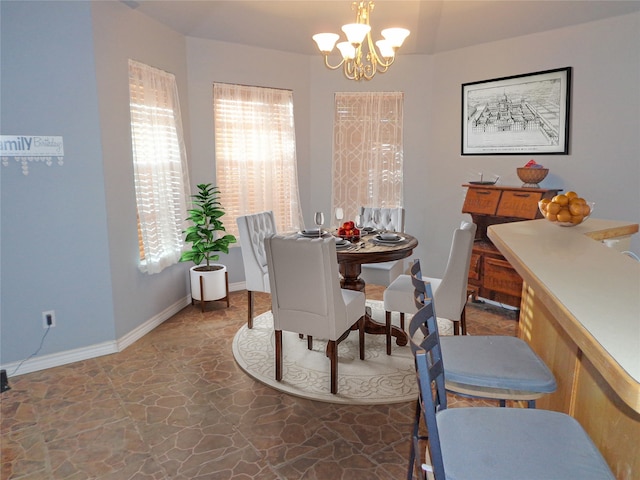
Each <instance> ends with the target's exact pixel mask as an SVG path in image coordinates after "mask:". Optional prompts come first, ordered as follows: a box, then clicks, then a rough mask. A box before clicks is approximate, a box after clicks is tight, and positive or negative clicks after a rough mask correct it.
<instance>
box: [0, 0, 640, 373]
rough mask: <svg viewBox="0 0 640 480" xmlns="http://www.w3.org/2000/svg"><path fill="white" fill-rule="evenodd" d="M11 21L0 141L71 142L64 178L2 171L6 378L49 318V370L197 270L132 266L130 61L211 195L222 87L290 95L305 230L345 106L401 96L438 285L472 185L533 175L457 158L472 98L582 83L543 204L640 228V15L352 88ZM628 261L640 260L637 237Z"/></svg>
mask: <svg viewBox="0 0 640 480" xmlns="http://www.w3.org/2000/svg"><path fill="white" fill-rule="evenodd" d="M0 8H1V9H2V17H1V21H2V29H1V30H2V32H1V34H2V39H1V40H2V59H1V61H2V83H1V100H2V105H1V107H2V108H1V109H0V111H1V112H0V113H1V120H2V132H1V133H2V134H5V135H8V134H42V135H63V136H64V137H65V165H64V166H62V167H45V166H39V167H37V168H34V169H33V170H32V172H31V173H30V175H29V176H27V177H24V176H23V175H22V173H21V172H20V171H19V168H16V166H15V165H12V166H10V167H0V172H1V175H2V178H1V186H2V191H1V195H2V204H1V208H2V219H1V232H2V272H1V275H2V278H1V282H2V283H1V286H2V291H1V294H2V302H1V303H2V307H1V313H2V317H1V318H0V329H1V330H2V332H1V333H2V343H1V346H2V351H1V352H0V363H2V364H7V363H9V362H16V361H18V360H21V359H23V358H26V357H27V356H28V355H30V354H31V353H32V352H33V351H35V348H36V347H37V344H38V343H39V340H40V338H41V334H42V333H43V329H42V323H41V312H42V311H43V310H48V309H55V310H56V312H57V314H58V326H57V327H56V328H55V329H53V330H52V331H51V332H50V334H49V336H48V337H47V341H46V342H45V345H44V347H43V350H42V352H41V353H40V356H42V355H44V356H47V355H51V354H54V353H60V352H62V353H64V352H66V351H69V350H72V349H78V348H90V347H91V346H92V345H96V344H99V343H101V342H109V341H114V340H117V339H120V338H121V337H122V336H123V335H127V334H129V333H130V332H131V331H133V330H135V329H138V328H140V326H141V325H143V324H144V323H148V322H149V320H151V319H153V318H158V317H162V316H163V315H164V314H166V312H167V311H168V310H170V309H171V308H174V307H175V305H178V304H180V302H181V301H183V300H184V298H185V297H186V295H187V293H188V285H187V275H186V270H187V268H188V265H187V264H179V265H176V266H173V267H170V268H169V269H167V270H165V271H163V272H162V273H160V274H157V275H152V276H149V275H143V274H141V273H139V272H138V270H137V266H136V256H137V235H136V229H135V202H134V194H133V181H132V167H131V150H130V132H129V126H128V125H129V118H128V90H127V88H128V87H127V80H126V78H127V70H126V59H127V58H130V57H131V58H134V59H136V60H139V61H142V62H145V63H148V64H150V65H153V66H156V67H159V68H163V69H165V70H168V71H171V72H173V73H175V74H176V76H177V80H178V85H179V92H180V98H181V103H182V106H183V107H182V108H183V121H184V122H185V130H186V134H187V141H188V142H189V143H188V155H189V161H190V164H191V182H192V184H193V185H195V184H196V183H200V182H208V181H215V173H214V172H215V166H214V164H213V158H214V156H213V137H212V131H213V123H212V122H213V121H212V84H213V82H215V81H221V82H238V83H245V84H252V85H261V86H270V87H278V88H290V89H292V90H293V92H294V102H295V116H296V126H297V132H296V134H297V150H298V160H299V168H298V173H299V181H300V191H301V195H302V205H303V209H304V214H305V220H306V221H307V222H311V215H312V212H314V211H316V210H319V209H320V210H324V211H325V212H329V208H330V198H331V193H330V178H331V148H332V146H331V142H332V135H331V131H332V121H333V95H334V93H335V92H336V91H350V90H376V91H380V90H400V91H403V92H404V93H405V119H404V124H405V130H404V140H405V157H404V158H405V175H404V178H405V207H406V209H407V221H406V228H407V231H408V232H410V233H412V234H414V235H416V236H417V237H418V238H419V240H420V246H419V247H418V249H417V250H416V252H415V255H416V256H417V257H419V258H421V260H422V261H423V263H424V265H426V267H427V268H428V269H429V273H433V274H434V275H435V274H440V273H442V271H443V269H444V265H445V262H446V258H447V255H448V251H449V246H450V241H451V233H452V230H453V228H455V226H456V225H457V224H458V223H459V221H460V219H461V218H464V217H465V216H463V215H462V214H461V212H460V210H461V207H462V200H463V196H464V192H463V189H462V187H461V184H463V183H464V182H466V181H468V180H470V179H472V178H473V177H472V175H473V174H474V172H478V171H483V172H485V174H488V173H495V174H499V175H501V177H502V179H503V180H502V182H501V183H503V184H510V185H518V184H519V183H520V182H519V180H518V179H517V177H516V175H515V168H516V167H518V166H520V165H522V164H524V163H525V162H526V161H527V160H528V159H529V157H528V156H527V157H522V156H495V157H490V156H489V157H485V156H478V157H462V156H461V155H460V109H461V108H460V101H461V84H462V83H466V82H472V81H477V80H483V79H490V78H497V77H502V76H508V75H516V74H521V73H529V72H534V71H540V70H546V69H550V68H558V67H565V66H571V67H573V95H572V121H571V153H570V154H569V155H553V156H537V157H535V158H536V161H538V162H539V163H542V164H544V165H545V166H548V167H549V168H550V169H551V174H550V176H549V177H548V178H547V180H545V182H543V186H548V187H557V188H563V189H565V190H568V189H573V190H576V191H578V192H579V193H580V194H582V195H583V196H585V197H586V198H588V199H589V200H594V201H595V202H596V211H595V215H594V216H597V217H602V218H612V219H621V220H628V221H635V222H639V223H640V188H639V187H640V162H639V160H638V152H639V151H640V135H639V134H640V120H639V114H640V92H639V89H638V85H640V41H638V40H640V39H639V37H640V33H639V32H640V13H635V14H630V15H625V16H622V17H617V18H612V19H609V20H603V21H599V22H593V23H589V24H584V25H579V26H575V27H570V28H564V29H561V30H554V31H549V32H545V33H542V34H537V35H531V36H527V37H521V38H516V39H512V40H508V41H501V42H495V43H490V44H485V45H478V46H475V47H471V48H466V49H461V50H457V51H452V52H446V53H441V54H438V55H432V56H402V55H400V56H399V57H398V59H397V61H396V64H395V65H394V66H393V67H392V68H391V70H390V71H389V72H388V73H386V74H384V75H380V76H377V77H376V78H374V80H372V81H371V82H364V83H355V82H351V81H347V80H345V79H343V78H342V77H341V74H340V73H338V72H334V71H329V70H327V69H326V68H325V67H324V66H323V63H322V59H321V58H320V56H312V57H305V56H300V55H293V54H286V53H282V52H274V51H268V50H263V49H259V48H251V47H244V46H240V45H232V44H225V43H221V42H212V41H207V40H199V39H192V38H187V39H185V38H183V37H181V36H180V35H177V34H176V33H175V32H172V31H170V30H169V29H167V28H166V27H163V26H161V25H159V24H157V23H155V22H153V21H151V20H149V19H147V18H145V17H144V16H142V15H140V14H139V13H138V12H136V11H135V10H132V9H130V8H129V7H126V6H125V5H124V4H122V3H121V2H91V3H89V2H1V3H0ZM92 12H93V13H92ZM92 15H93V19H92V18H91V17H92ZM92 29H93V31H92ZM94 43H95V46H94ZM27 59H28V61H27ZM96 77H97V78H96ZM231 221H233V220H231ZM632 248H633V250H634V251H636V252H640V236H638V235H636V238H634V240H633V244H632ZM223 263H227V264H228V265H229V267H230V270H231V271H230V277H231V278H230V281H231V282H232V283H234V282H240V281H242V280H243V278H244V274H243V271H242V269H241V263H240V252H239V249H234V250H233V251H232V252H231V253H230V255H229V256H228V257H226V258H224V259H223ZM87 267H90V269H89V268H87ZM35 273H38V274H42V275H43V276H41V277H40V276H36V275H35ZM9 373H11V372H9Z"/></svg>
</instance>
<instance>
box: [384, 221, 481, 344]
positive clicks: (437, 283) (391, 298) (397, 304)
mask: <svg viewBox="0 0 640 480" xmlns="http://www.w3.org/2000/svg"><path fill="white" fill-rule="evenodd" d="M476 229H477V225H476V224H475V223H471V222H462V223H461V225H460V228H457V229H456V230H455V231H454V233H453V240H452V242H451V249H450V251H449V260H448V261H447V267H446V269H445V272H444V275H443V277H442V278H436V277H429V276H426V275H424V273H422V278H423V279H424V280H425V281H427V282H429V283H431V288H432V289H433V295H434V297H435V299H436V303H437V304H438V315H440V318H444V319H447V320H450V321H452V322H453V331H454V334H456V335H457V334H458V333H462V335H466V334H467V322H466V318H467V317H466V308H465V307H466V305H467V300H468V294H467V285H468V277H469V265H470V262H471V251H472V248H473V241H474V238H475V234H476ZM416 261H418V260H416ZM383 303H384V310H385V312H386V313H385V315H387V316H389V315H391V312H400V313H401V317H402V316H403V315H402V314H404V313H409V314H414V313H416V312H417V311H418V310H417V308H416V306H415V303H414V301H413V285H412V283H411V275H407V274H402V275H399V276H398V277H397V278H396V279H395V280H394V281H393V282H392V283H391V284H390V285H389V286H388V287H387V288H386V289H385V291H384V293H383Z"/></svg>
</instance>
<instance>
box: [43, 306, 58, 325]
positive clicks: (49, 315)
mask: <svg viewBox="0 0 640 480" xmlns="http://www.w3.org/2000/svg"><path fill="white" fill-rule="evenodd" d="M55 326H56V312H55V310H47V311H46V312H42V328H49V327H55Z"/></svg>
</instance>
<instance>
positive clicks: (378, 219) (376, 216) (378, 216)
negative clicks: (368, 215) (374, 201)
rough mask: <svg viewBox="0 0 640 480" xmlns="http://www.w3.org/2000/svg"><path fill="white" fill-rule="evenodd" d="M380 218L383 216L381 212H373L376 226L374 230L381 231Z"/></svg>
mask: <svg viewBox="0 0 640 480" xmlns="http://www.w3.org/2000/svg"><path fill="white" fill-rule="evenodd" d="M380 216H381V215H380V210H377V209H376V210H374V211H373V225H374V228H375V229H376V230H381V228H380V220H382V219H381V218H380Z"/></svg>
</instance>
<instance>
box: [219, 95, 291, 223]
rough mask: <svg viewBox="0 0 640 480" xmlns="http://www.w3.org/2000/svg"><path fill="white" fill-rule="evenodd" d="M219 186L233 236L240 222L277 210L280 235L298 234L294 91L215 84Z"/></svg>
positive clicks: (276, 216) (275, 213)
mask: <svg viewBox="0 0 640 480" xmlns="http://www.w3.org/2000/svg"><path fill="white" fill-rule="evenodd" d="M213 111H214V125H215V132H214V133H215V149H216V184H217V186H218V187H219V189H220V195H221V203H222V205H223V207H224V209H225V212H226V214H227V218H231V219H233V220H234V221H233V222H229V221H227V222H226V223H225V228H226V229H227V232H228V233H232V234H234V235H238V230H237V225H236V223H235V219H236V218H237V217H238V216H241V215H247V214H251V213H257V212H261V211H266V210H272V211H273V214H274V217H275V221H276V228H277V230H278V231H279V232H287V231H294V230H298V229H299V228H300V227H301V225H302V210H301V207H300V196H299V193H298V173H297V165H296V138H295V125H294V120H293V93H292V92H291V91H290V90H280V89H273V88H263V87H251V86H246V85H233V84H226V83H216V84H214V86H213Z"/></svg>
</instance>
